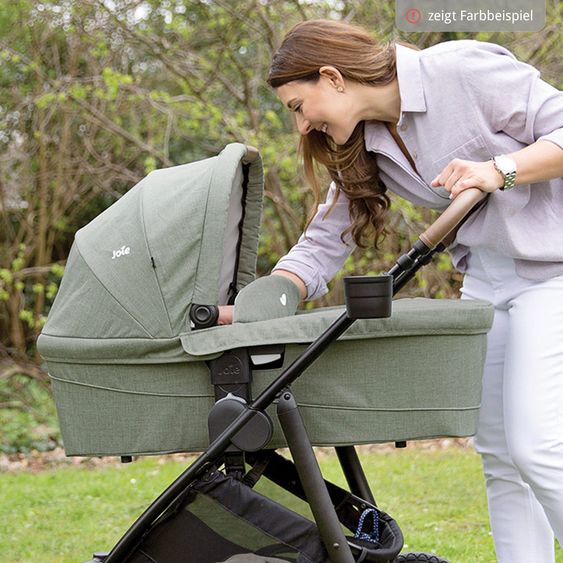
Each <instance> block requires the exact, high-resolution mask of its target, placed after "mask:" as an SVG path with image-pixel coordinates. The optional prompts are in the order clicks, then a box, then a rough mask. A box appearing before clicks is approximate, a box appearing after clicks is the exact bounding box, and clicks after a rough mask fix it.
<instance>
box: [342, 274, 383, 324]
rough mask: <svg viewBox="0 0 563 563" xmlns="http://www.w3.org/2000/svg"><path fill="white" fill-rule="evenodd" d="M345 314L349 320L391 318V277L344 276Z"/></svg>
mask: <svg viewBox="0 0 563 563" xmlns="http://www.w3.org/2000/svg"><path fill="white" fill-rule="evenodd" d="M344 296H345V301H346V312H347V315H348V317H350V318H351V319H383V318H386V317H390V316H391V300H392V297H393V276H390V275H387V274H384V275H381V276H346V277H345V278H344Z"/></svg>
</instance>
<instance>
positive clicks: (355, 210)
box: [268, 20, 397, 247]
mask: <svg viewBox="0 0 563 563" xmlns="http://www.w3.org/2000/svg"><path fill="white" fill-rule="evenodd" d="M324 65H331V66H334V67H335V68H337V69H338V70H339V71H340V73H341V74H342V76H343V77H344V78H345V79H347V80H353V81H355V82H359V83H361V84H369V85H385V84H389V83H390V82H391V81H392V80H393V79H394V78H395V77H396V75H397V71H396V57H395V45H394V43H388V44H378V43H377V42H376V41H375V40H374V39H373V38H372V37H371V36H370V35H369V34H368V32H367V31H366V30H364V29H363V28H361V27H357V26H355V25H351V24H348V23H343V22H337V21H333V20H309V21H305V22H302V23H299V24H297V25H296V26H294V27H293V28H292V29H291V30H290V31H289V32H288V33H287V35H286V36H285V38H284V40H283V42H282V44H281V46H280V48H279V49H278V50H277V52H276V53H275V55H274V58H273V60H272V64H271V67H270V73H269V76H268V84H269V85H270V86H271V87H272V88H278V87H279V86H282V85H284V84H286V83H288V82H291V81H293V80H305V81H310V82H317V81H318V80H319V78H320V75H319V69H320V68H321V67H322V66H324ZM299 152H300V153H301V154H302V157H303V168H304V172H305V176H306V178H307V180H308V182H309V183H310V185H311V187H312V189H313V195H314V199H315V205H314V208H313V210H312V211H311V214H310V215H309V218H308V222H307V225H309V223H310V222H311V219H312V218H313V216H314V214H315V213H316V211H317V209H318V206H319V203H320V199H321V188H320V185H319V180H318V178H317V174H316V165H323V166H325V167H326V169H327V171H328V173H329V175H330V177H331V179H332V180H333V181H334V183H335V185H336V190H337V191H336V195H337V196H338V194H339V192H340V191H342V192H344V194H345V195H346V197H347V198H348V200H349V209H350V217H351V220H352V223H351V225H350V227H349V228H348V229H346V230H345V231H344V233H342V237H344V236H345V235H346V234H347V233H351V234H352V238H353V239H354V242H355V243H356V244H357V245H358V246H361V247H365V246H366V243H365V240H366V238H368V237H369V238H372V237H373V238H372V240H373V242H374V244H375V246H377V245H378V243H379V242H380V241H381V239H382V238H383V237H384V236H385V234H386V230H385V225H384V219H385V215H386V212H387V209H388V208H389V203H390V202H389V197H388V196H387V194H386V193H385V192H386V188H385V186H384V185H383V183H382V182H381V180H380V178H379V173H378V168H377V163H376V160H375V156H374V155H373V154H370V153H368V151H367V150H366V148H365V144H364V122H360V123H358V125H357V126H356V128H355V129H354V132H353V133H352V135H351V136H350V139H348V141H347V142H346V144H344V145H337V144H336V143H334V141H333V140H332V139H331V138H330V137H329V136H328V135H325V134H324V133H322V132H320V131H316V130H312V131H311V132H309V133H308V134H307V135H303V136H302V137H301V140H300V143H299ZM334 201H336V197H335V199H334ZM331 209H332V208H331ZM329 212H330V210H329ZM370 235H371V237H370Z"/></svg>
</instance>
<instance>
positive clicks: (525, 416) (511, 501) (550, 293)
mask: <svg viewBox="0 0 563 563" xmlns="http://www.w3.org/2000/svg"><path fill="white" fill-rule="evenodd" d="M462 294H463V298H465V299H468V298H469V299H486V300H488V301H491V302H492V303H493V305H494V307H495V315H494V322H493V327H492V329H491V332H490V333H489V335H488V351H487V358H486V364H485V372H484V377H483V396H482V403H481V411H480V415H479V428H478V433H477V436H476V438H475V446H476V449H477V451H478V452H479V453H480V454H481V456H482V459H483V467H484V471H485V479H486V483H487V497H488V502H489V515H490V520H491V529H492V533H493V539H494V543H495V549H496V553H497V559H498V561H499V562H500V563H532V562H537V563H551V562H553V561H554V541H553V536H554V534H555V536H556V537H557V539H558V540H559V543H561V544H562V545H563V276H560V277H557V278H552V279H550V280H547V281H544V282H533V281H529V280H525V279H523V278H520V277H519V276H518V275H517V274H516V272H515V269H514V261H513V260H512V259H510V258H507V257H505V256H501V255H499V254H497V253H495V252H492V251H490V250H487V249H483V248H477V249H472V252H471V254H470V255H469V258H468V271H467V273H466V276H465V279H464V284H463V288H462Z"/></svg>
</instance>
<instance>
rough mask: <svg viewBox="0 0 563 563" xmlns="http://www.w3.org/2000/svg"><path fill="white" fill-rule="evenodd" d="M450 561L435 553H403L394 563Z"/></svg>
mask: <svg viewBox="0 0 563 563" xmlns="http://www.w3.org/2000/svg"><path fill="white" fill-rule="evenodd" d="M417 561H418V562H419V563H422V562H424V563H449V561H448V560H447V559H443V558H442V557H440V556H438V555H434V554H433V553H401V554H399V556H398V557H397V559H395V561H394V562H393V563H415V562H417Z"/></svg>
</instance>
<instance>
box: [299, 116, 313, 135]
mask: <svg viewBox="0 0 563 563" xmlns="http://www.w3.org/2000/svg"><path fill="white" fill-rule="evenodd" d="M296 120H297V129H298V130H299V133H301V135H307V133H309V131H311V129H312V127H311V122H310V121H309V120H308V119H305V118H304V117H301V116H300V115H299V114H297V115H296Z"/></svg>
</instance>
